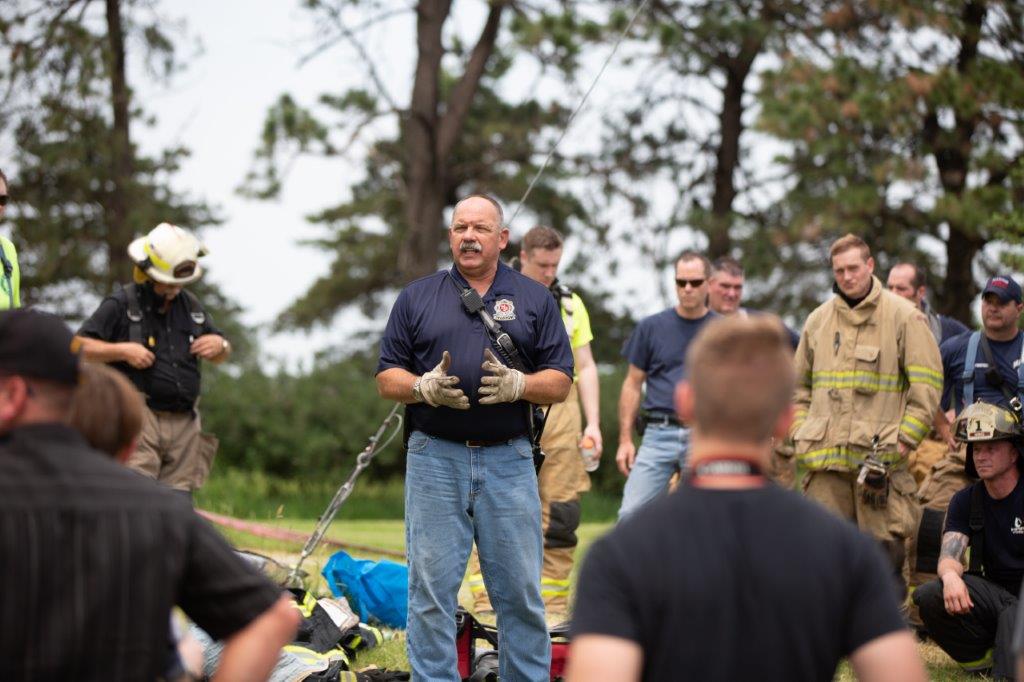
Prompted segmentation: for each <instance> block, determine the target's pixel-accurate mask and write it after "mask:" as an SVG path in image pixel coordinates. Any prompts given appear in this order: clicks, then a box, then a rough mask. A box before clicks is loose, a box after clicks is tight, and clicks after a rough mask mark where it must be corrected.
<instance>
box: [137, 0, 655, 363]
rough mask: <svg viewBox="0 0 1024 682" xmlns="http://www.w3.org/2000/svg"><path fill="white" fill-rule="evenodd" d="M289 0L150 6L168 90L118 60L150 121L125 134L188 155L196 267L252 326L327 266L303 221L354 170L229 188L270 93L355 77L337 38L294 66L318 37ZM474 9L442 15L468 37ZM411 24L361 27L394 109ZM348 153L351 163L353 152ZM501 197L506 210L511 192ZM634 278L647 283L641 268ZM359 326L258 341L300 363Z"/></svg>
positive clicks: (336, 194)
mask: <svg viewBox="0 0 1024 682" xmlns="http://www.w3.org/2000/svg"><path fill="white" fill-rule="evenodd" d="M298 5H299V3H298V2H297V1H294V0H278V1H276V2H266V3H259V5H258V7H259V9H258V11H254V7H256V5H254V4H253V3H251V2H245V1H243V0H217V1H216V2H209V1H206V0H167V1H165V2H162V3H160V5H159V8H160V11H161V13H162V14H163V15H165V16H167V17H169V18H171V19H179V18H180V19H182V20H183V21H184V22H185V24H186V27H187V28H186V33H185V35H186V36H187V37H188V39H186V40H185V41H183V43H182V48H181V50H180V51H181V53H182V55H183V56H184V57H186V59H185V61H186V65H187V68H186V70H185V71H184V72H183V73H182V74H180V75H178V76H176V77H175V79H174V81H173V82H172V84H171V85H170V87H167V86H165V85H163V84H159V85H158V84H153V83H149V82H147V80H146V78H145V76H144V74H143V73H142V72H141V66H140V65H139V64H138V63H134V64H133V63H131V61H130V62H129V69H130V71H131V72H132V73H131V76H132V78H133V82H134V83H135V88H136V90H137V92H138V93H139V95H140V97H141V100H140V101H141V104H142V105H143V107H144V108H145V110H146V112H147V113H152V114H153V115H154V116H155V118H156V121H157V124H156V127H155V128H147V127H144V126H142V125H140V124H136V126H135V128H134V129H133V137H134V139H135V141H136V142H137V144H139V145H140V146H141V147H142V148H143V149H144V150H146V151H155V150H157V149H159V148H162V147H166V146H168V145H171V144H177V143H181V144H184V145H185V146H186V147H187V148H189V149H190V150H191V152H192V158H191V159H190V160H188V161H187V162H186V163H185V165H184V168H183V170H182V172H181V173H180V174H179V175H178V176H177V178H176V179H175V182H174V184H175V186H176V188H177V189H179V190H182V191H185V192H188V193H191V194H193V195H195V196H199V197H203V198H205V199H206V200H207V201H209V202H211V203H212V204H213V205H215V206H217V207H218V208H219V211H220V214H221V215H223V216H224V218H225V223H224V224H223V225H222V226H220V227H217V228H211V229H209V230H207V231H206V232H205V234H204V240H205V242H206V243H207V245H208V247H209V249H210V255H209V256H207V257H206V258H205V259H204V262H205V264H206V266H207V268H208V269H209V273H210V274H209V276H210V277H211V278H212V279H213V280H214V281H215V282H216V283H217V284H219V285H220V286H221V287H222V288H223V290H224V291H225V292H226V293H227V294H228V295H229V296H231V297H232V298H234V299H235V300H237V301H238V302H240V303H241V304H242V305H243V306H244V307H245V309H246V314H245V317H244V320H245V321H246V322H247V323H249V324H254V325H266V323H268V322H270V321H271V320H273V319H274V318H275V317H276V316H277V315H278V314H279V313H280V312H281V311H282V310H283V309H284V308H285V307H287V305H288V304H289V303H291V302H292V301H294V300H295V298H296V297H297V296H299V295H301V294H302V293H303V292H304V291H305V290H306V289H307V288H308V287H309V285H310V284H311V283H312V282H313V281H314V280H315V279H316V278H317V277H318V276H320V275H322V274H323V273H325V272H326V271H327V268H328V266H329V264H330V258H329V254H326V253H323V252H319V251H317V250H316V249H313V248H309V247H304V246H301V245H300V244H299V242H300V241H301V240H302V239H304V238H311V237H314V236H317V235H318V234H319V232H318V230H317V229H316V228H315V227H313V226H311V225H310V224H308V223H307V222H306V220H305V216H306V215H307V214H309V213H312V212H314V211H317V210H319V209H322V208H324V207H326V206H331V205H334V204H336V203H338V202H339V201H340V200H341V199H343V198H344V197H346V196H347V193H348V187H349V186H350V185H351V184H352V183H353V182H355V181H357V180H358V179H359V177H360V176H359V173H360V169H359V167H358V166H351V165H346V164H345V163H344V162H340V161H337V160H333V161H330V162H327V161H322V160H316V159H308V158H307V159H302V160H301V161H299V162H297V163H295V164H294V165H293V166H292V167H291V171H290V173H289V176H288V181H287V182H286V183H285V188H284V192H283V193H282V195H281V197H280V198H279V199H277V200H274V201H269V202H264V201H255V200H251V199H247V198H245V197H241V196H239V195H238V194H237V192H236V189H237V187H238V185H239V184H240V183H241V181H242V179H243V177H244V176H245V174H246V172H247V171H248V170H249V169H250V167H251V163H252V153H253V150H254V149H255V147H256V145H257V142H258V140H259V134H260V129H261V126H262V124H263V120H264V116H265V114H266V111H267V109H268V107H269V106H270V105H271V104H272V103H273V102H274V101H275V100H276V99H277V98H278V97H279V96H280V94H281V93H284V92H288V93H290V94H292V95H293V96H294V97H295V98H296V100H298V101H299V102H300V103H306V104H309V103H312V102H313V101H314V100H315V98H316V96H317V95H319V94H320V93H322V92H324V91H329V92H333V93H339V92H341V91H342V90H343V89H344V88H345V87H347V86H350V85H356V84H360V83H363V84H365V83H366V79H365V76H364V69H363V65H362V63H361V62H360V61H359V60H358V59H357V58H356V57H355V54H354V52H353V51H352V50H351V49H350V48H347V47H346V46H344V45H342V46H339V47H336V48H334V49H333V50H332V51H330V52H327V53H325V54H323V55H321V56H319V57H317V58H315V59H312V60H310V61H308V62H306V63H305V64H303V65H301V66H300V61H301V59H302V57H303V56H304V55H308V54H309V53H310V52H311V51H312V49H313V47H314V46H315V45H316V44H317V40H316V30H317V29H316V26H315V25H314V23H313V21H312V19H311V16H310V14H309V13H308V12H305V11H303V10H301V9H300V8H299V7H298ZM483 7H484V5H482V4H481V3H479V2H472V1H471V0H458V1H457V2H456V3H455V11H454V13H453V17H452V18H451V20H450V21H451V22H452V25H453V26H455V27H456V29H461V30H464V31H467V32H475V30H476V28H477V25H478V24H479V23H480V22H482V19H483V13H482V8H483ZM353 23H354V22H353ZM414 28H415V27H414V16H413V15H412V14H407V15H406V16H404V17H401V18H398V19H394V20H391V21H390V22H388V23H387V24H384V25H381V26H379V27H377V28H375V29H371V30H369V31H367V32H365V33H363V34H361V35H362V42H363V44H364V46H365V48H366V49H367V51H368V52H369V53H370V54H372V55H373V57H374V63H375V65H376V67H377V69H378V71H379V73H380V76H381V79H382V81H383V82H384V83H385V84H386V85H387V87H388V88H389V89H390V91H391V92H392V94H393V95H394V97H395V99H396V100H397V101H398V102H399V103H400V104H404V103H405V102H407V100H408V92H409V88H410V78H411V73H412V68H413V66H414V64H415V52H414V45H415V41H414ZM193 39H197V40H198V41H199V42H200V43H201V45H202V51H201V52H200V53H199V54H198V55H197V56H195V57H192V58H188V55H189V54H191V51H192V48H191V42H190V40H193ZM129 59H131V55H129ZM597 66H599V64H598V63H596V62H595V63H594V65H593V66H592V67H591V66H590V65H589V64H588V65H586V66H585V68H584V69H583V72H582V75H581V77H580V82H581V83H582V84H584V85H585V84H589V80H590V78H592V77H593V74H594V73H596V69H597ZM516 76H518V74H513V77H511V78H509V79H507V81H508V87H509V89H510V92H512V93H513V96H517V95H518V94H520V93H517V92H515V91H516V90H517V89H519V90H525V89H527V88H531V87H534V86H535V80H534V79H533V78H532V77H530V75H528V74H523V75H522V76H520V77H516ZM616 80H617V79H616V78H615V76H614V75H613V71H612V72H610V73H609V75H608V76H606V78H605V80H603V81H602V83H601V88H599V89H598V91H597V92H596V93H595V96H594V97H593V99H592V103H591V104H589V105H588V107H587V110H586V111H585V113H584V114H583V116H582V117H581V118H580V119H579V120H578V122H577V124H576V125H575V126H574V128H573V132H571V133H570V134H569V136H568V137H567V138H566V140H565V141H564V142H563V146H564V147H567V146H570V145H576V146H577V147H578V146H579V145H580V144H586V143H587V141H590V142H593V141H596V139H597V134H596V126H588V124H587V122H586V117H587V116H588V115H595V114H593V111H594V110H597V109H599V108H600V107H601V106H602V102H604V101H609V100H610V99H611V98H613V97H614V87H616V85H617V84H616ZM619 84H621V85H623V87H626V86H628V84H622V83H619ZM602 89H603V91H602ZM389 125H393V124H389ZM367 139H372V138H367ZM355 157H356V159H358V157H359V155H358V153H357V154H356V155H355ZM505 199H506V200H507V201H508V202H509V204H510V205H509V207H508V209H509V210H508V212H509V213H511V209H512V208H514V201H513V198H512V197H506V198H505ZM528 220H529V218H528V217H526V216H524V218H521V219H520V220H519V221H518V222H517V224H516V225H514V226H513V229H514V231H516V230H519V231H522V230H525V229H526V227H528V225H527V224H526V222H527V221H528ZM519 223H522V224H519ZM573 251H574V246H573V245H572V244H571V243H570V244H569V245H568V246H567V253H566V256H567V257H571V256H572V255H573ZM594 257H595V258H599V257H600V256H599V255H596V254H595V256H594ZM639 277H640V278H642V279H644V280H645V281H644V284H645V286H649V279H650V277H651V275H650V272H644V273H642V274H641V275H639ZM643 300H645V301H647V302H648V303H650V304H651V305H650V307H651V308H652V311H653V310H654V309H657V307H658V306H659V305H660V302H659V301H658V300H656V299H655V298H652V297H650V296H647V297H645V298H644V299H643ZM366 327H367V323H366V321H365V320H363V318H362V317H361V316H360V315H359V314H357V313H346V314H343V315H341V316H339V318H338V319H337V320H336V321H335V324H334V325H333V326H332V328H331V329H329V330H318V331H314V332H313V333H312V334H306V333H293V334H277V335H275V336H273V337H268V336H267V335H266V333H264V335H263V339H262V341H263V348H264V350H265V351H267V352H268V354H269V355H271V356H273V357H279V358H283V359H284V360H286V362H287V363H288V365H289V366H292V367H295V366H296V363H300V364H307V363H306V361H307V360H308V359H310V358H312V354H313V353H314V352H315V351H316V350H318V349H322V348H324V347H325V346H329V345H335V344H338V343H339V342H341V341H342V340H343V339H344V338H345V336H346V334H348V333H350V332H352V331H354V330H358V329H359V328H363V329H365V328H366Z"/></svg>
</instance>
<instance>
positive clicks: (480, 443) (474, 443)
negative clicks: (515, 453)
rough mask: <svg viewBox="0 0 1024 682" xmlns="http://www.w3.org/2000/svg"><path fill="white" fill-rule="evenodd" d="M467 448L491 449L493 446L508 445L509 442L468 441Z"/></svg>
mask: <svg viewBox="0 0 1024 682" xmlns="http://www.w3.org/2000/svg"><path fill="white" fill-rule="evenodd" d="M465 443H466V447H467V448H489V447H491V446H492V445H507V444H508V441H507V440H467V441H465Z"/></svg>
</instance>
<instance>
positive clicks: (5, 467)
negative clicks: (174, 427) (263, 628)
mask: <svg viewBox="0 0 1024 682" xmlns="http://www.w3.org/2000/svg"><path fill="white" fill-rule="evenodd" d="M0 582H2V583H3V585H4V587H5V589H4V596H3V599H0V633H2V634H0V679H2V680H11V679H19V680H20V679H39V680H153V679H156V678H157V677H158V676H159V675H160V673H161V672H163V670H164V668H165V665H166V662H167V643H168V641H169V637H170V633H169V628H170V611H171V607H172V606H174V605H176V604H177V605H179V606H181V608H182V609H184V611H185V612H186V613H187V614H188V615H189V617H190V618H192V619H193V620H194V621H195V622H196V623H197V624H199V626H200V627H202V628H203V629H204V630H206V631H207V632H209V633H210V635H211V636H213V637H214V638H217V639H222V638H226V637H229V636H230V635H232V634H234V633H236V632H238V631H239V630H241V629H242V628H244V627H245V626H246V625H248V624H249V623H250V622H251V621H252V620H253V619H254V618H256V617H257V616H259V615H260V614H261V613H263V612H264V611H266V610H267V609H268V608H270V606H272V605H273V604H274V603H275V602H276V601H277V600H278V599H279V598H280V595H281V589H280V588H278V587H275V586H274V585H273V584H272V583H271V582H270V581H269V580H267V579H266V578H265V577H263V576H262V575H261V574H260V573H258V572H257V571H256V570H255V569H253V568H251V567H250V566H248V565H247V564H246V563H245V562H244V561H243V560H242V559H241V558H240V557H238V556H237V555H236V554H235V553H234V552H233V551H232V549H231V547H230V546H228V544H227V543H226V542H225V541H224V540H223V538H221V537H220V535H219V534H218V533H217V531H215V530H214V529H213V528H211V527H210V526H209V524H207V523H206V522H205V521H204V520H203V519H201V518H200V517H199V516H198V515H197V514H196V513H195V511H194V510H193V509H192V507H191V506H190V505H189V503H188V502H187V500H185V499H184V498H183V497H182V496H180V495H178V494H176V493H174V492H173V491H171V490H169V489H167V488H164V487H162V486H161V485H159V484H158V483H156V482H155V481H152V480H149V479H147V478H145V477H144V476H142V475H140V474H137V473H135V472H133V471H130V470H128V469H126V468H124V467H123V466H121V465H119V464H117V463H116V462H115V461H113V460H112V459H111V458H110V457H107V456H105V455H102V454H100V453H99V452H97V451H95V450H92V449H91V448H89V446H88V445H86V443H85V441H84V440H83V439H82V437H81V436H80V435H79V434H78V433H77V432H75V431H73V430H72V429H70V428H69V427H67V426H64V425H59V424H40V425H33V426H23V427H19V428H17V429H15V430H13V431H12V432H10V433H7V434H5V435H3V436H0Z"/></svg>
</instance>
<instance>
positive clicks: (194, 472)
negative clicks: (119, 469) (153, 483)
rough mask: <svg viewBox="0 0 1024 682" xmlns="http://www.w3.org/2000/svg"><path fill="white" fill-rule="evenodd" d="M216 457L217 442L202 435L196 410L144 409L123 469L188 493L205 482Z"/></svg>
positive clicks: (200, 422) (204, 434)
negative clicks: (137, 435)
mask: <svg viewBox="0 0 1024 682" xmlns="http://www.w3.org/2000/svg"><path fill="white" fill-rule="evenodd" d="M216 454H217V439H216V437H214V436H212V435H210V434H207V433H203V432H202V421H201V419H200V418H199V411H198V410H192V411H190V412H163V411H161V410H151V409H149V408H148V407H147V408H145V411H144V413H143V418H142V434H141V435H140V436H139V443H138V446H137V447H136V449H135V452H134V453H132V455H131V457H129V458H128V462H127V466H128V468H129V469H134V470H135V471H138V472H139V473H141V474H143V475H144V476H148V477H149V478H154V479H156V480H158V481H160V482H161V483H163V484H164V485H166V486H168V487H171V488H174V489H175V490H183V491H186V492H192V491H193V490H198V489H199V488H201V487H202V486H203V483H205V482H206V477H207V476H209V474H210V467H211V466H212V465H213V458H214V456H215V455H216Z"/></svg>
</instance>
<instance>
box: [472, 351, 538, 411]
mask: <svg viewBox="0 0 1024 682" xmlns="http://www.w3.org/2000/svg"><path fill="white" fill-rule="evenodd" d="M480 366H481V367H482V368H483V370H484V371H485V372H490V373H491V374H492V375H493V376H485V377H483V378H482V379H480V384H481V386H480V390H479V391H478V394H479V395H482V396H484V397H483V398H480V404H481V405H494V404H495V403H514V402H515V401H517V400H519V399H520V398H522V397H523V391H525V390H526V376H525V375H524V374H523V373H522V372H520V371H519V370H518V369H512V368H511V367H506V366H505V365H503V364H501V363H500V362H498V358H496V357H494V353H492V352H491V349H490V348H487V349H485V350H484V364H482V365H480Z"/></svg>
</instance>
